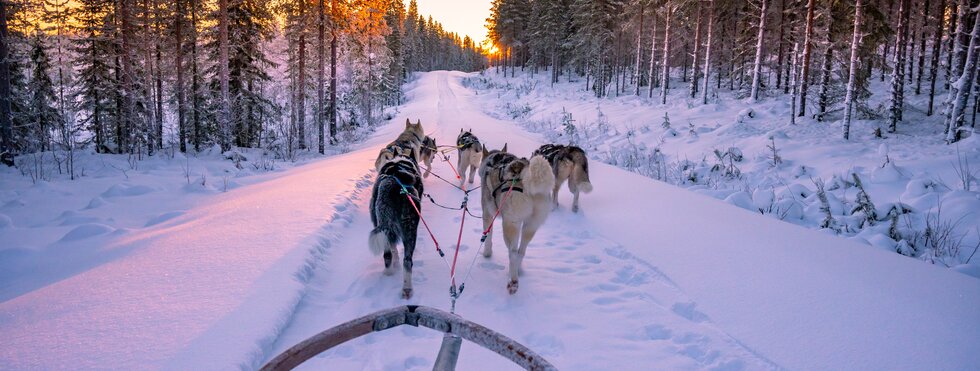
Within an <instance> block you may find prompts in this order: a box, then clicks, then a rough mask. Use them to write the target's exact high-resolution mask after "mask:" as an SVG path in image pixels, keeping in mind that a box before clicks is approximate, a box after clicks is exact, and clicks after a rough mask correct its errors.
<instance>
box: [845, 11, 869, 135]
mask: <svg viewBox="0 0 980 371" xmlns="http://www.w3.org/2000/svg"><path fill="white" fill-rule="evenodd" d="M861 5H862V4H861V0H857V3H856V4H854V34H853V35H852V36H851V66H850V68H848V75H847V94H846V95H845V96H844V140H848V139H850V137H851V112H852V111H853V107H854V89H855V86H854V85H855V84H856V83H857V69H858V60H859V58H858V46H859V45H861V38H862V37H863V36H864V35H863V34H862V33H861Z"/></svg>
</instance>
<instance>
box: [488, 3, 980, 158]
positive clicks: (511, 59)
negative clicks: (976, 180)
mask: <svg viewBox="0 0 980 371" xmlns="http://www.w3.org/2000/svg"><path fill="white" fill-rule="evenodd" d="M978 3H980V2H978V1H975V0H933V1H929V0H746V1H742V0H628V1H627V0H495V1H494V2H493V7H492V9H491V13H492V14H491V17H490V18H489V19H488V24H487V28H488V29H489V35H490V38H491V39H492V40H493V43H494V45H495V47H496V49H497V50H499V51H498V52H496V53H494V54H493V55H492V56H491V57H492V63H493V65H494V66H495V67H496V69H497V71H499V70H500V69H501V68H502V69H503V70H504V73H506V72H507V70H508V69H509V70H510V71H511V75H513V74H514V71H515V70H516V69H517V68H520V69H522V70H524V69H526V68H530V69H531V71H532V72H537V71H542V70H543V71H547V72H548V73H550V74H551V80H552V82H553V83H554V82H557V81H558V79H559V78H560V77H561V76H563V75H564V76H568V77H569V78H571V77H573V76H575V77H580V76H584V77H585V79H584V87H585V88H586V89H588V90H590V91H593V92H594V93H595V95H596V96H597V97H604V96H610V95H617V96H618V95H622V94H634V95H641V94H644V95H647V96H649V97H653V96H654V95H655V94H656V95H658V96H659V97H661V103H662V104H665V103H667V102H666V101H667V98H668V94H667V92H668V90H669V89H687V90H688V91H689V97H690V98H691V100H692V102H695V101H699V104H709V102H714V101H715V100H716V99H717V98H718V97H719V92H731V93H733V95H734V96H735V97H736V98H749V99H750V100H751V101H756V100H759V99H762V98H764V97H774V98H779V99H787V100H791V101H792V102H793V105H794V108H793V110H792V112H793V113H792V114H791V115H788V116H789V117H787V121H790V122H794V121H795V120H796V119H795V118H796V117H804V116H805V117H811V118H813V119H815V120H817V121H831V120H833V121H836V120H840V121H842V122H843V125H842V133H841V135H842V137H843V139H845V140H847V139H848V138H849V137H850V135H851V134H850V126H851V125H850V124H851V121H852V120H853V119H855V118H857V119H880V120H881V121H882V125H881V127H879V128H878V129H877V130H876V132H875V134H876V136H878V137H881V136H882V135H883V133H882V132H883V131H884V132H886V133H895V132H897V131H899V130H901V126H902V122H903V119H904V115H903V113H904V112H905V111H906V110H907V108H908V107H907V101H908V98H907V97H906V95H907V94H915V95H920V94H927V95H928V104H927V108H926V115H927V116H933V115H941V116H942V126H943V128H942V135H943V138H944V140H945V141H946V142H947V143H955V142H957V141H959V140H961V139H962V138H963V137H964V136H965V135H968V133H969V131H970V130H971V128H973V127H975V122H976V114H977V107H978V104H977V103H978V99H980V95H978V94H977V92H976V90H977V84H976V69H977V63H976V62H977V55H976V46H977V42H978V30H977V28H978V27H980V24H978V22H977V17H978V12H977V6H978ZM874 79H878V80H880V82H885V83H887V86H888V88H887V91H884V90H885V89H877V90H876V91H872V89H871V83H872V81H873V80H874ZM678 83H681V84H678ZM872 94H887V95H888V96H889V99H888V104H887V106H886V107H874V106H871V105H870V104H869V103H868V101H869V98H870V97H871V95H872Z"/></svg>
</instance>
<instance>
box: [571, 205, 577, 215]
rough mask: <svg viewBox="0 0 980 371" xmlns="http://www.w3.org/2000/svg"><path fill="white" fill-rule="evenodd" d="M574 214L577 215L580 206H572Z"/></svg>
mask: <svg viewBox="0 0 980 371" xmlns="http://www.w3.org/2000/svg"><path fill="white" fill-rule="evenodd" d="M572 212H573V213H577V212H578V205H575V206H572Z"/></svg>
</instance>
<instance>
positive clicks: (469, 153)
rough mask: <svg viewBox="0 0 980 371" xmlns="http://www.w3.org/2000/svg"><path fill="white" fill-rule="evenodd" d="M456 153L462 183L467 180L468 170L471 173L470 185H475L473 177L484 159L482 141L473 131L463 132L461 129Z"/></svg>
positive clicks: (457, 139)
mask: <svg viewBox="0 0 980 371" xmlns="http://www.w3.org/2000/svg"><path fill="white" fill-rule="evenodd" d="M456 152H457V154H459V161H458V163H457V164H458V166H457V168H458V169H459V176H460V179H461V181H465V180H466V170H467V169H469V171H470V184H472V183H473V176H474V175H475V174H476V169H477V168H479V167H480V160H481V159H482V158H483V145H482V144H480V139H479V138H477V137H476V135H473V131H472V130H468V131H463V129H459V136H457V137H456Z"/></svg>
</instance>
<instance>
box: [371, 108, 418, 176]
mask: <svg viewBox="0 0 980 371" xmlns="http://www.w3.org/2000/svg"><path fill="white" fill-rule="evenodd" d="M424 137H425V132H424V131H423V130H422V120H417V121H416V123H415V124H413V123H412V121H411V120H408V119H405V130H403V131H402V132H401V134H399V135H398V138H395V140H394V141H392V142H391V143H388V145H387V146H385V148H382V149H381V152H380V153H378V158H377V160H375V161H374V168H375V170H378V172H380V171H381V167H382V166H384V164H385V163H386V162H388V161H391V159H393V158H394V157H395V154H396V152H397V149H398V148H405V149H411V150H412V153H411V154H410V156H411V157H412V159H413V160H415V161H416V163H417V162H418V160H419V158H421V151H422V143H423V141H424V139H423V138H424Z"/></svg>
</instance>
